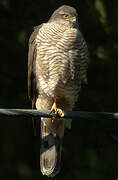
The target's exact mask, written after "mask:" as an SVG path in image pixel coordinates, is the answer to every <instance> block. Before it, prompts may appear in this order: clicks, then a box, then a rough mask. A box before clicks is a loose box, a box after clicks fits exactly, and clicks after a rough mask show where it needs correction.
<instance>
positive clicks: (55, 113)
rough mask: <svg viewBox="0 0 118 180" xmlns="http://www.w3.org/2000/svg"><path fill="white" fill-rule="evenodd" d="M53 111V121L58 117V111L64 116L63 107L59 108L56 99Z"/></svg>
mask: <svg viewBox="0 0 118 180" xmlns="http://www.w3.org/2000/svg"><path fill="white" fill-rule="evenodd" d="M51 111H52V112H54V116H53V118H52V122H54V120H55V119H56V115H57V114H58V113H59V114H60V116H61V117H63V116H64V112H63V111H62V109H60V108H57V106H56V102H55V101H54V103H53V105H52V108H51Z"/></svg>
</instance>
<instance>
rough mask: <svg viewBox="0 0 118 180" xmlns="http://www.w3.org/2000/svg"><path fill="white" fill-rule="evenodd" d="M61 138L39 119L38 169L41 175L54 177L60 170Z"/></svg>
mask: <svg viewBox="0 0 118 180" xmlns="http://www.w3.org/2000/svg"><path fill="white" fill-rule="evenodd" d="M61 146H62V138H61V137H59V136H58V135H57V134H56V133H54V134H53V133H52V130H50V129H49V128H48V127H47V125H46V124H45V122H44V121H43V120H41V150H40V169H41V172H42V174H43V175H47V176H48V177H54V176H55V175H56V174H57V173H59V170H60V161H61Z"/></svg>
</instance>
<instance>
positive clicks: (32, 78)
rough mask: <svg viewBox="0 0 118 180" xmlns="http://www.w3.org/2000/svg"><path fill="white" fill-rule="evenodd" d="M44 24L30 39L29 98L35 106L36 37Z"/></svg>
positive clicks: (37, 28)
mask: <svg viewBox="0 0 118 180" xmlns="http://www.w3.org/2000/svg"><path fill="white" fill-rule="evenodd" d="M41 26H42V24H41V25H39V26H36V27H35V28H34V32H33V33H32V34H31V36H30V39H29V52H28V96H29V98H30V99H31V100H32V101H33V106H34V103H35V99H36V96H37V90H36V74H35V66H36V56H37V44H36V41H35V40H36V36H37V33H38V31H39V29H40V28H41Z"/></svg>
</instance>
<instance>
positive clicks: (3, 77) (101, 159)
mask: <svg viewBox="0 0 118 180" xmlns="http://www.w3.org/2000/svg"><path fill="white" fill-rule="evenodd" d="M62 4H67V5H71V6H74V7H75V8H76V9H77V11H78V14H79V24H80V29H81V31H82V33H83V35H84V37H85V39H86V41H87V44H88V48H89V52H90V65H89V71H88V85H87V86H83V88H82V91H81V95H80V97H79V101H78V103H77V106H76V108H75V110H82V111H108V112H117V111H118V95H117V92H118V1H117V0H79V1H78V0H68V1H62V0H43V1H41V0H19V1H18V0H0V108H24V109H25V108H31V102H30V101H29V100H28V97H27V54H28V39H29V36H30V34H31V32H32V31H33V27H34V26H36V25H39V24H41V23H42V22H46V21H47V20H48V18H49V17H50V15H51V14H52V12H53V11H54V10H55V9H56V8H57V7H59V6H60V5H62ZM117 134H118V122H115V121H107V120H102V119H100V120H99V121H93V120H92V121H90V120H86V121H85V120H81V119H74V120H73V123H72V129H71V131H66V132H65V137H64V143H63V150H62V164H61V167H62V168H61V172H60V174H59V175H57V176H56V178H54V179H57V180H58V179H68V180H73V179H78V180H79V179H80V180H117V178H118V140H117V139H118V138H117ZM37 142H38V138H34V137H33V130H32V121H31V119H30V118H16V117H12V118H0V179H10V178H12V179H17V180H31V179H33V180H38V179H48V178H47V177H44V176H42V175H41V174H40V171H39V169H38V168H37V167H36V164H37V162H36V161H35V160H36V159H37V158H36V155H35V151H36V149H38V147H37Z"/></svg>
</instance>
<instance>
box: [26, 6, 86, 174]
mask: <svg viewBox="0 0 118 180" xmlns="http://www.w3.org/2000/svg"><path fill="white" fill-rule="evenodd" d="M66 16H67V17H66ZM76 18H77V12H76V10H75V9H74V8H72V7H70V6H61V7H60V8H58V9H57V10H56V11H55V12H54V13H53V14H52V16H51V18H50V19H49V21H48V22H47V23H44V24H41V25H40V26H37V27H35V29H34V32H33V33H32V35H31V37H30V40H29V56H28V87H29V96H30V97H31V98H32V101H33V107H36V108H37V109H38V110H51V107H52V105H53V103H54V102H56V105H57V108H60V109H61V110H62V111H71V110H72V108H73V107H74V104H75V102H76V101H77V99H78V95H79V91H80V88H81V83H82V82H86V81H87V79H86V71H87V67H88V49H87V45H86V42H85V40H84V38H83V36H82V34H81V32H80V31H79V27H78V23H77V19H76ZM65 127H67V128H70V127H71V120H70V119H69V120H68V119H67V120H65V119H62V118H60V119H59V118H56V119H55V120H54V122H52V120H51V119H49V118H41V139H42V142H41V155H40V168H41V171H42V173H43V174H44V175H48V176H54V175H55V174H57V172H58V171H59V164H60V158H61V144H62V138H63V135H64V128H65Z"/></svg>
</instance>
